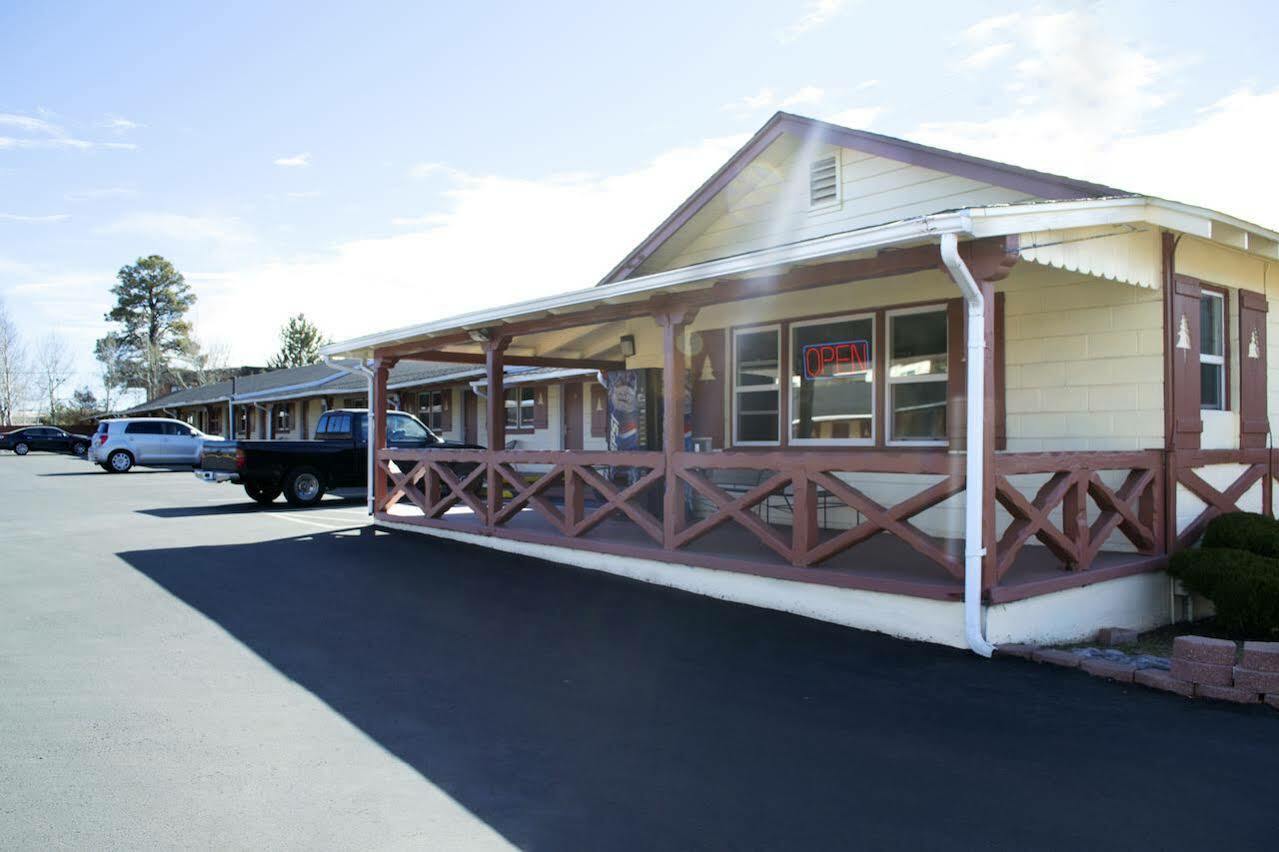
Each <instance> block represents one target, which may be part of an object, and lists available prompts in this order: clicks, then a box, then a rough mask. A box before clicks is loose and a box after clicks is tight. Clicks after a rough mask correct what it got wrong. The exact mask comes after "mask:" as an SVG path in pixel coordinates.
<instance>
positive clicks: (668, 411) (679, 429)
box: [653, 308, 697, 550]
mask: <svg viewBox="0 0 1279 852" xmlns="http://www.w3.org/2000/svg"><path fill="white" fill-rule="evenodd" d="M696 315H697V311H696V310H693V309H690V308H675V309H668V310H664V311H659V312H656V313H655V314H654V315H653V318H654V319H655V320H657V324H658V326H660V327H661V329H662V405H663V406H664V408H663V411H662V453H663V455H665V457H666V493H665V497H664V501H663V504H662V540H663V544H664V546H665V548H666V549H667V550H674V549H675V536H676V535H678V534H679V532H680V530H682V529H683V528H684V487H683V485H682V484H681V482H680V479H679V476H678V475H677V474H676V472H675V454H676V453H682V452H684V346H683V340H681V337H682V336H683V334H684V327H685V326H686V325H688V323H690V322H692V320H693V317H695V316H696Z"/></svg>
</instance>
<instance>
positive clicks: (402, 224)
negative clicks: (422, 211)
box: [391, 213, 449, 228]
mask: <svg viewBox="0 0 1279 852" xmlns="http://www.w3.org/2000/svg"><path fill="white" fill-rule="evenodd" d="M448 220H449V217H448V216H447V215H445V214H443V213H428V214H427V215H425V216H396V217H395V218H393V219H392V220H391V224H392V225H394V226H395V227H397V228H431V227H435V226H436V225H443V224H446V223H447V222H448Z"/></svg>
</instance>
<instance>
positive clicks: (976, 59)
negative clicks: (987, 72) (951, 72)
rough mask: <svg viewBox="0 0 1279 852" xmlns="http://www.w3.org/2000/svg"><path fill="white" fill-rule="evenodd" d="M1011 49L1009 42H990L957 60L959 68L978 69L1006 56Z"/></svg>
mask: <svg viewBox="0 0 1279 852" xmlns="http://www.w3.org/2000/svg"><path fill="white" fill-rule="evenodd" d="M1012 49H1013V46H1012V43H1011V42H1006V41H1001V42H999V43H998V44H991V45H987V46H986V47H983V48H982V49H981V50H978V51H976V52H975V53H970V54H968V55H967V56H965V57H964V58H963V59H961V60H960V61H959V65H960V67H961V68H967V69H970V70H979V69H982V68H985V67H987V66H989V65H991V64H992V63H994V62H995V60H997V59H999V58H1000V57H1001V56H1006V55H1007V54H1009V53H1011V52H1012Z"/></svg>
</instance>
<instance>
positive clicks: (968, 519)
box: [941, 233, 995, 657]
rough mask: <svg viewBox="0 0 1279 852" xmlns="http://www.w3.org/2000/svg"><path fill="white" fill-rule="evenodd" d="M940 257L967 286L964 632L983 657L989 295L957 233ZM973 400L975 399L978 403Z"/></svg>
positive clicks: (986, 651)
mask: <svg viewBox="0 0 1279 852" xmlns="http://www.w3.org/2000/svg"><path fill="white" fill-rule="evenodd" d="M941 259H942V263H944V264H945V265H946V269H947V270H948V271H949V272H950V277H951V278H953V279H954V280H955V283H956V284H958V285H959V289H960V290H961V291H963V294H964V301H966V302H967V303H968V331H967V338H968V406H967V409H968V422H967V424H966V436H967V444H968V449H967V452H966V454H965V455H966V459H965V463H966V466H967V468H966V480H965V482H966V485H965V492H966V499H965V500H964V636H965V638H967V640H968V647H969V648H971V649H973V651H975V652H976V653H978V654H980V655H982V656H983V657H989V656H990V655H991V654H992V653H994V650H995V646H993V645H991V644H990V643H989V642H987V641H986V636H985V634H984V632H983V630H982V623H981V621H982V605H981V563H982V557H984V556H985V555H986V548H985V547H983V546H982V526H983V524H982V521H983V515H984V513H985V507H986V504H985V500H986V494H985V489H984V485H985V481H984V478H985V474H984V470H983V467H984V464H983V461H984V459H985V456H986V444H985V435H986V431H985V424H984V422H983V421H984V414H985V412H984V410H983V409H984V404H983V401H984V400H985V399H986V300H985V298H983V296H982V293H981V288H980V287H979V286H977V282H976V281H975V280H974V279H973V274H972V272H971V271H969V269H968V265H967V264H965V263H964V260H963V258H961V257H960V256H959V238H958V237H957V236H956V235H955V234H953V233H946V234H942V235H941ZM974 403H975V404H974Z"/></svg>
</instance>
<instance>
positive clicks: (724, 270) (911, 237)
mask: <svg viewBox="0 0 1279 852" xmlns="http://www.w3.org/2000/svg"><path fill="white" fill-rule="evenodd" d="M968 221H969V220H968V217H967V216H966V215H962V214H961V213H960V212H953V213H940V214H937V215H935V216H920V217H917V218H914V219H906V220H903V221H900V222H890V223H889V224H886V225H876V226H873V227H869V228H861V229H859V230H856V231H846V232H843V233H839V234H831V235H829V236H824V237H815V238H813V239H810V240H802V241H800V242H795V243H790V244H788V245H784V246H777V247H774V248H768V249H760V250H759V251H752V252H745V253H743V254H739V255H735V256H733V257H726V258H721V259H719V260H711V261H707V262H706V263H699V264H696V265H694V266H684V267H680V268H679V269H672V270H669V271H667V272H657V273H654V274H652V275H642V276H639V277H636V278H627V279H626V280H624V281H619V282H617V283H616V284H607V285H604V286H601V287H587V288H584V289H581V290H572V291H569V292H567V293H559V294H556V295H554V296H548V297H545V298H541V299H531V300H528V301H525V302H517V303H515V304H511V305H502V306H499V307H495V308H486V309H484V310H481V311H473V312H471V313H469V314H461V315H459V316H455V317H449V318H446V319H442V320H436V321H435V322H429V323H423V324H421V325H414V326H407V327H405V328H399V329H394V330H391V331H384V332H378V333H376V334H369V335H365V336H363V337H356V338H352V339H350V340H344V341H341V342H338V343H331V344H329V345H328V346H325V347H322V348H321V349H320V352H321V357H326V356H333V357H339V356H348V357H354V356H355V355H356V353H362V352H366V351H370V350H372V349H374V348H376V347H380V346H389V345H391V344H394V343H401V342H404V341H406V340H415V339H417V338H420V337H427V336H429V335H437V334H443V333H448V332H454V331H458V330H460V329H467V328H485V327H488V326H493V325H501V324H502V323H506V322H511V321H512V320H514V319H518V318H520V317H524V316H529V315H540V314H545V313H548V312H552V313H553V312H555V311H560V310H563V309H566V308H572V307H577V306H585V305H587V304H591V303H596V302H611V301H625V299H626V297H628V296H642V295H644V294H647V293H650V292H654V291H659V290H664V289H667V288H670V287H674V286H677V285H681V284H692V283H696V282H703V281H705V282H709V281H713V280H717V279H719V278H724V277H731V276H734V275H743V274H747V273H754V272H760V271H763V270H767V269H772V268H777V267H783V266H790V265H792V264H797V263H806V262H808V261H814V260H820V259H822V258H827V257H831V256H835V255H844V254H853V253H856V252H859V251H869V250H872V249H880V248H886V247H888V246H894V245H901V244H903V243H912V242H918V241H920V240H928V239H931V238H933V237H935V236H937V234H939V233H944V232H948V231H955V232H965V233H966V231H965V227H966V226H967V224H968ZM325 363H328V362H327V361H326V362H325Z"/></svg>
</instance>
